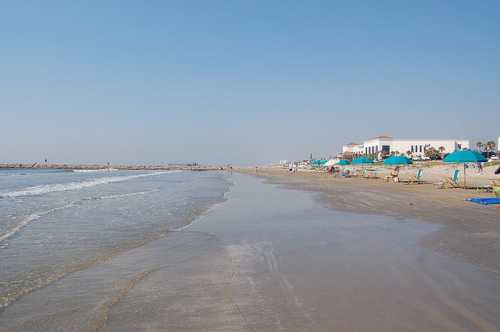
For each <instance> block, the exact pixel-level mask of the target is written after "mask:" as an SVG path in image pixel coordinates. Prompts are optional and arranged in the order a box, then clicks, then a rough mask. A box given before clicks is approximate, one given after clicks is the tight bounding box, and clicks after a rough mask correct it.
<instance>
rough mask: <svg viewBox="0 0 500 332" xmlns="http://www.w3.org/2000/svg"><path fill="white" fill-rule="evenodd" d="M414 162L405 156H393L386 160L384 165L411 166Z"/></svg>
mask: <svg viewBox="0 0 500 332" xmlns="http://www.w3.org/2000/svg"><path fill="white" fill-rule="evenodd" d="M412 163H413V162H412V161H411V159H410V158H408V157H405V156H391V157H389V158H387V159H386V160H384V165H410V164H412Z"/></svg>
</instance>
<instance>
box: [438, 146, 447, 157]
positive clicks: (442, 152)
mask: <svg viewBox="0 0 500 332" xmlns="http://www.w3.org/2000/svg"><path fill="white" fill-rule="evenodd" d="M438 150H439V153H440V154H441V156H440V157H441V159H443V156H444V152H445V151H446V148H445V147H444V146H440V147H439V148H438Z"/></svg>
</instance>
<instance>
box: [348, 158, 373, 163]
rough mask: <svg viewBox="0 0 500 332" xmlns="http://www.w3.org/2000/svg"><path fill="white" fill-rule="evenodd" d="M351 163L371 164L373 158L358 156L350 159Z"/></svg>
mask: <svg viewBox="0 0 500 332" xmlns="http://www.w3.org/2000/svg"><path fill="white" fill-rule="evenodd" d="M352 164H353V165H364V164H373V160H371V159H369V158H366V157H358V158H356V159H354V160H353V161H352Z"/></svg>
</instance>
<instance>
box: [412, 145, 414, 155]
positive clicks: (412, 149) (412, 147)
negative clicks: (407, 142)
mask: <svg viewBox="0 0 500 332" xmlns="http://www.w3.org/2000/svg"><path fill="white" fill-rule="evenodd" d="M413 152H414V151H413V145H412V146H411V153H413Z"/></svg>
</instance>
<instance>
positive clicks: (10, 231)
mask: <svg viewBox="0 0 500 332" xmlns="http://www.w3.org/2000/svg"><path fill="white" fill-rule="evenodd" d="M75 205H76V204H75V203H70V204H66V205H63V206H60V207H56V208H53V209H50V210H46V211H41V212H37V213H32V214H30V215H27V216H24V217H23V218H21V220H20V221H19V223H17V224H16V225H15V226H14V227H12V228H10V229H8V230H7V231H6V232H5V233H3V234H0V242H2V241H5V240H7V239H8V238H10V237H12V236H14V235H15V234H17V232H19V231H20V230H21V228H24V227H25V226H27V225H29V224H30V223H32V222H33V221H35V220H38V219H40V218H41V217H43V216H46V215H48V214H50V213H52V212H55V211H59V210H63V209H67V208H70V207H73V206H75Z"/></svg>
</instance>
